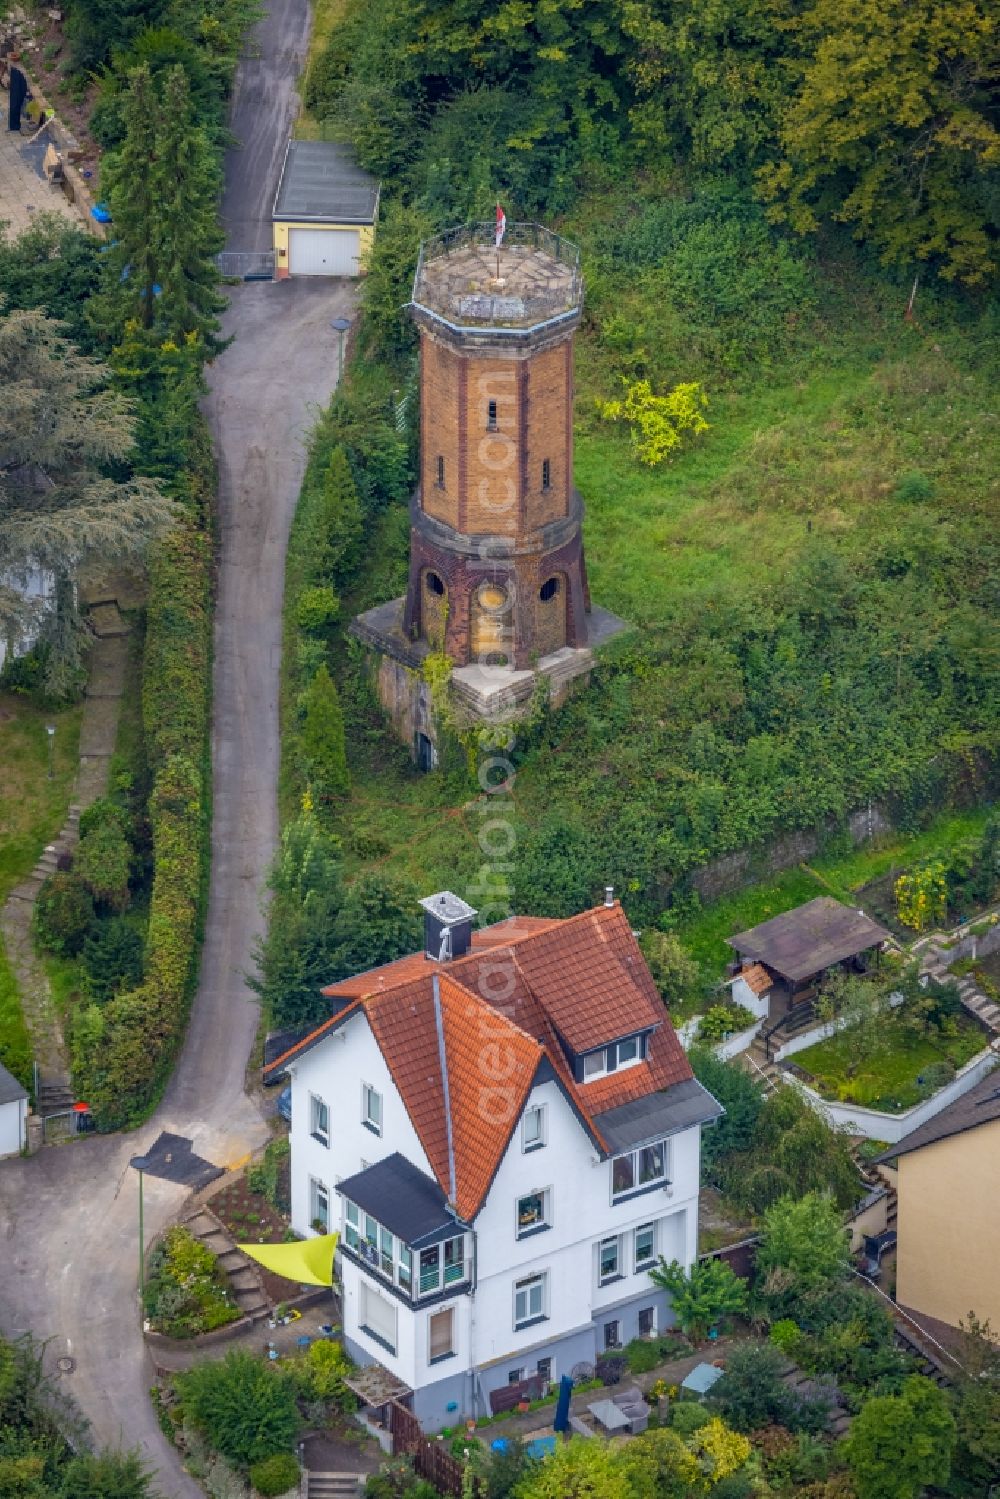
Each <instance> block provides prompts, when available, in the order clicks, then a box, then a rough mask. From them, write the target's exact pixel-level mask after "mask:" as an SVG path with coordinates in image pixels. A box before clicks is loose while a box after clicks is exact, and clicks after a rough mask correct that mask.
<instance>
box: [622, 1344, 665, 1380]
mask: <svg viewBox="0 0 1000 1499" xmlns="http://www.w3.org/2000/svg"><path fill="white" fill-rule="evenodd" d="M625 1357H626V1358H627V1359H628V1367H629V1371H630V1373H632V1374H649V1373H650V1371H651V1370H653V1369H655V1368H656V1366H657V1364H658V1363H659V1362H660V1360H661V1359H662V1357H663V1349H662V1348H661V1347H660V1343H659V1340H658V1339H656V1338H633V1339H632V1341H631V1343H629V1344H627V1345H626V1348H625Z"/></svg>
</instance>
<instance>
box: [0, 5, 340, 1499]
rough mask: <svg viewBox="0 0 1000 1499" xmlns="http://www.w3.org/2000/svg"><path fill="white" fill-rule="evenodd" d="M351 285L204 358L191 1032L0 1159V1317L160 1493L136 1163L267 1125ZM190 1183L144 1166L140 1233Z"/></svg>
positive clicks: (240, 161)
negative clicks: (209, 818) (303, 694)
mask: <svg viewBox="0 0 1000 1499" xmlns="http://www.w3.org/2000/svg"><path fill="white" fill-rule="evenodd" d="M307 35H308V5H307V0H274V3H273V4H272V6H271V10H270V14H269V16H268V17H267V19H266V20H265V21H264V22H263V23H262V24H261V26H260V28H259V38H260V56H259V57H252V58H250V59H249V60H248V61H246V62H244V63H243V64H242V65H241V70H240V78H239V82H238V87H237V90H236V97H235V103H234V113H233V120H232V123H233V129H234V132H235V133H236V134H237V136H239V137H240V138H241V139H242V141H243V143H244V144H243V147H242V149H241V150H237V149H234V150H233V151H232V152H230V153H229V156H228V157H227V189H226V196H225V200H224V205H223V209H224V218H225V221H226V228H227V234H228V242H229V245H230V247H231V248H233V249H254V248H266V247H267V245H268V244H269V243H270V224H269V214H270V203H271V200H272V199H273V195H274V191H275V188H276V185H277V171H278V167H279V166H280V162H281V159H282V157H283V155H284V147H285V141H286V139H287V135H288V129H289V123H290V121H291V119H292V118H293V115H294V108H295V99H294V87H295V80H296V78H297V76H298V73H299V71H300V69H301V63H302V59H303V57H304V51H305V43H306V38H307ZM354 298H355V289H354V287H353V285H351V284H349V283H344V282H335V281H325V280H321V279H315V280H305V281H288V282H283V283H273V284H272V283H250V284H247V285H241V286H238V287H235V288H233V290H232V296H231V298H230V305H229V308H228V311H227V312H226V314H225V319H224V322H225V329H226V332H227V333H232V334H234V335H235V341H234V342H233V344H232V345H231V346H230V347H229V348H228V349H227V350H226V351H225V353H224V354H222V355H221V356H220V358H219V359H218V360H217V361H216V363H215V364H214V366H213V367H212V368H211V369H210V370H209V372H208V380H209V386H210V393H209V395H208V397H207V399H206V402H205V410H206V414H207V416H208V420H209V422H210V424H211V426H212V429H213V432H214V434H215V439H216V448H217V453H218V461H219V535H220V555H219V580H218V604H217V613H216V630H215V663H214V686H215V699H214V723H213V731H212V733H213V739H212V752H213V767H214V768H213V796H214V800H213V825H212V847H213V866H212V877H211V886H210V894H209V906H208V914H207V922H206V932H205V943H204V949H203V954H202V964H201V976H200V983H199V988H198V992H197V995H196V998H195V1002H194V1005H193V1009H192V1014H191V1020H190V1024H189V1028H188V1034H187V1040H186V1043H185V1046H184V1049H183V1053H182V1055H181V1058H180V1061H179V1063H178V1066H177V1068H176V1070H175V1073H174V1076H173V1079H172V1081H171V1083H170V1085H169V1087H168V1089H167V1092H166V1094H165V1096H164V1099H163V1102H162V1104H161V1106H160V1108H159V1109H158V1110H157V1112H156V1114H155V1116H154V1118H153V1119H152V1120H151V1121H150V1122H149V1124H148V1125H146V1126H145V1127H144V1128H143V1129H141V1130H138V1131H136V1132H135V1134H134V1135H130V1136H111V1137H107V1138H100V1139H97V1138H92V1139H89V1140H81V1141H79V1142H76V1143H74V1144H72V1145H68V1146H64V1147H62V1148H59V1149H49V1150H45V1151H42V1152H40V1153H39V1154H38V1155H36V1156H33V1157H31V1158H30V1159H27V1160H13V1161H9V1162H5V1163H3V1165H0V1327H2V1328H3V1330H4V1331H5V1333H7V1334H16V1333H17V1332H19V1331H22V1330H31V1331H32V1332H33V1333H34V1334H35V1335H36V1336H37V1337H39V1338H42V1339H46V1340H49V1344H48V1355H47V1356H48V1360H49V1362H50V1364H51V1365H52V1366H53V1367H54V1364H55V1360H56V1359H57V1358H59V1357H60V1356H62V1355H65V1354H70V1355H71V1356H72V1357H73V1358H74V1359H75V1360H76V1367H75V1370H74V1371H73V1372H72V1373H69V1374H65V1375H60V1376H59V1378H60V1379H63V1380H64V1381H65V1383H66V1387H67V1389H69V1390H71V1391H72V1393H73V1395H74V1396H75V1397H76V1399H77V1401H78V1402H79V1404H80V1405H81V1407H82V1409H83V1411H84V1413H85V1415H86V1416H87V1417H88V1418H89V1419H90V1421H91V1423H92V1426H93V1431H94V1435H95V1438H96V1439H97V1440H98V1441H99V1442H101V1443H117V1442H120V1443H122V1444H123V1445H125V1446H133V1445H138V1446H140V1447H141V1448H142V1449H143V1451H144V1453H145V1455H146V1457H147V1460H148V1461H149V1462H150V1464H151V1465H152V1466H153V1467H154V1468H155V1469H156V1470H157V1471H158V1477H159V1485H160V1489H161V1492H162V1494H163V1495H164V1499H197V1496H198V1495H200V1494H201V1492H202V1491H201V1490H200V1488H199V1487H198V1485H197V1484H195V1483H194V1482H193V1480H192V1479H190V1478H189V1477H188V1476H187V1475H186V1474H185V1473H184V1472H183V1470H182V1469H181V1467H180V1464H179V1462H178V1460H177V1454H176V1452H175V1451H174V1449H173V1448H172V1446H171V1445H170V1444H169V1443H168V1442H167V1441H166V1440H165V1438H164V1437H163V1435H162V1433H161V1432H160V1429H159V1426H158V1425H157V1422H156V1419H155V1417H154V1414H153V1410H152V1406H151V1405H150V1403H149V1399H148V1394H147V1390H148V1386H149V1384H150V1381H151V1367H150V1364H149V1361H148V1358H147V1355H146V1350H145V1345H144V1343H143V1341H142V1337H141V1332H140V1319H139V1305H138V1295H137V1267H138V1253H139V1250H138V1213H137V1207H138V1196H137V1179H136V1175H135V1173H134V1172H132V1171H130V1169H129V1165H128V1162H129V1160H130V1158H131V1157H132V1156H133V1155H136V1154H140V1153H142V1152H143V1151H144V1150H145V1149H147V1148H148V1147H149V1145H151V1144H152V1142H153V1141H154V1140H155V1139H156V1137H157V1136H158V1135H159V1134H160V1132H161V1131H163V1130H167V1131H170V1132H173V1133H176V1134H178V1135H183V1136H186V1137H190V1138H191V1140H192V1142H193V1148H194V1150H195V1151H196V1152H197V1153H198V1154H199V1155H200V1156H203V1157H205V1158H206V1159H207V1160H209V1161H212V1162H214V1163H215V1164H217V1165H220V1166H228V1165H234V1164H236V1163H237V1162H239V1161H241V1160H243V1159H244V1158H245V1157H246V1155H247V1154H248V1152H249V1151H250V1150H252V1149H253V1148H254V1147H255V1146H257V1145H259V1144H261V1143H262V1142H263V1141H264V1140H265V1139H266V1138H267V1128H266V1126H265V1124H264V1121H263V1119H262V1118H261V1116H260V1114H259V1112H258V1110H257V1108H256V1106H255V1105H254V1104H253V1103H252V1101H251V1100H250V1099H249V1098H248V1097H247V1095H246V1093H245V1091H244V1077H245V1071H246V1065H247V1060H248V1057H249V1054H250V1049H251V1046H252V1043H253V1038H254V1035H255V1032H256V1027H257V1018H258V1012H257V1007H256V1003H255V1000H254V997H253V995H252V994H251V993H250V991H249V990H248V989H247V986H246V983H245V980H244V977H243V975H244V974H245V973H246V971H247V970H248V969H249V968H250V967H251V965H252V950H253V941H254V937H255V935H256V934H257V933H258V932H259V931H260V929H261V926H262V919H263V918H262V915H261V907H260V898H261V890H262V885H263V880H264V876H265V874H266V871H267V868H268V865H269V863H270V860H271V857H272V854H273V851H274V848H275V845H276V842H277V807H276V784H277V768H278V668H279V662H280V649H281V599H282V587H283V574H284V558H285V547H286V542H287V536H288V528H289V524H290V521H291V517H292V514H293V512H294V508H295V502H296V499H297V496H298V490H299V485H300V483H301V478H302V473H303V470H304V467H305V456H306V455H305V445H304V444H305V437H306V434H307V432H308V429H309V427H310V426H311V424H312V421H313V419H314V417H315V413H316V411H317V409H318V408H320V407H321V406H323V405H324V404H325V403H326V402H327V401H328V400H329V397H330V395H331V393H332V391H333V388H334V385H335V384H336V373H337V363H336V356H337V348H336V338H337V336H336V334H334V333H333V332H331V330H330V328H329V321H330V318H331V317H333V316H340V315H344V316H350V315H351V313H352V311H353V307H354ZM186 1194H187V1189H186V1188H185V1187H183V1186H181V1185H178V1184H174V1183H171V1182H168V1181H162V1180H156V1179H152V1178H147V1180H146V1185H145V1210H146V1212H145V1226H146V1237H147V1241H148V1240H149V1239H151V1238H152V1237H153V1236H154V1235H155V1234H156V1233H157V1232H159V1231H160V1230H161V1229H162V1228H163V1227H164V1226H165V1225H166V1224H167V1223H169V1222H170V1220H171V1218H173V1217H174V1216H175V1214H176V1213H177V1210H178V1208H179V1207H180V1205H181V1203H182V1202H183V1200H184V1198H185V1196H186Z"/></svg>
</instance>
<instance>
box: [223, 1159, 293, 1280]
mask: <svg viewBox="0 0 1000 1499" xmlns="http://www.w3.org/2000/svg"><path fill="white" fill-rule="evenodd" d="M211 1208H212V1212H213V1213H214V1214H215V1216H216V1217H217V1218H218V1220H219V1222H220V1223H221V1224H222V1225H223V1227H224V1228H226V1229H228V1230H229V1232H230V1233H231V1234H232V1236H233V1238H234V1239H235V1240H236V1242H237V1244H281V1243H285V1242H287V1241H288V1240H291V1239H294V1238H295V1237H296V1235H295V1234H293V1233H292V1231H291V1229H290V1228H289V1225H288V1219H287V1217H286V1216H285V1215H284V1214H283V1213H282V1212H281V1210H280V1209H279V1208H277V1207H276V1206H275V1205H274V1204H273V1203H272V1202H270V1201H269V1200H268V1198H267V1197H266V1196H265V1194H264V1193H263V1192H254V1191H252V1190H251V1188H250V1185H249V1181H248V1177H247V1176H246V1175H243V1176H241V1177H240V1178H239V1179H238V1180H237V1181H234V1182H231V1183H230V1184H229V1185H228V1186H227V1187H224V1188H223V1190H222V1191H221V1192H219V1193H218V1194H217V1195H216V1196H215V1197H213V1198H212V1201H211ZM257 1270H258V1273H259V1275H260V1278H261V1281H262V1282H263V1285H264V1290H265V1292H266V1293H267V1295H268V1297H269V1298H270V1300H271V1301H272V1302H273V1303H274V1304H275V1305H278V1304H280V1303H281V1302H283V1301H290V1300H292V1299H294V1297H295V1295H296V1287H295V1285H294V1284H293V1282H292V1281H290V1280H286V1279H285V1278H284V1277H283V1276H281V1275H275V1274H274V1273H273V1271H271V1270H266V1269H265V1268H264V1266H263V1265H259V1266H258V1267H257Z"/></svg>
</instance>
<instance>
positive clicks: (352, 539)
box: [321, 444, 362, 584]
mask: <svg viewBox="0 0 1000 1499" xmlns="http://www.w3.org/2000/svg"><path fill="white" fill-rule="evenodd" d="M321 526H322V529H323V531H324V532H325V541H326V547H327V553H328V557H327V568H328V571H329V575H330V577H332V578H333V580H334V582H335V583H337V584H343V583H346V582H348V581H350V579H351V577H352V575H353V573H354V570H355V568H356V567H357V565H358V560H359V551H360V542H361V530H362V516H361V504H360V502H359V500H358V491H357V489H356V487H355V484H354V477H353V475H352V473H351V467H350V464H349V463H348V461H347V454H346V453H345V451H344V449H343V446H342V445H339V444H338V446H337V447H335V448H334V450H333V452H332V453H331V455H330V462H329V465H328V466H327V470H326V473H325V474H324V476H323V506H322V520H321Z"/></svg>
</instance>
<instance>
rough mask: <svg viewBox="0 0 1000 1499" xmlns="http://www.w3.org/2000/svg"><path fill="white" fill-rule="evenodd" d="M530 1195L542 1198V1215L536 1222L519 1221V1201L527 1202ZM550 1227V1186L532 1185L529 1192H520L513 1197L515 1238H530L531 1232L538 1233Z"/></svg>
mask: <svg viewBox="0 0 1000 1499" xmlns="http://www.w3.org/2000/svg"><path fill="white" fill-rule="evenodd" d="M530 1197H540V1198H541V1199H542V1217H541V1221H540V1222H538V1223H525V1224H522V1223H521V1203H522V1202H527V1201H528V1199H529V1198H530ZM551 1227H552V1188H551V1187H534V1188H533V1189H532V1190H531V1191H530V1192H522V1193H521V1195H520V1197H515V1198H514V1237H515V1239H530V1238H531V1235H532V1234H540V1233H542V1232H543V1231H544V1230H545V1229H547V1228H551Z"/></svg>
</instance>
